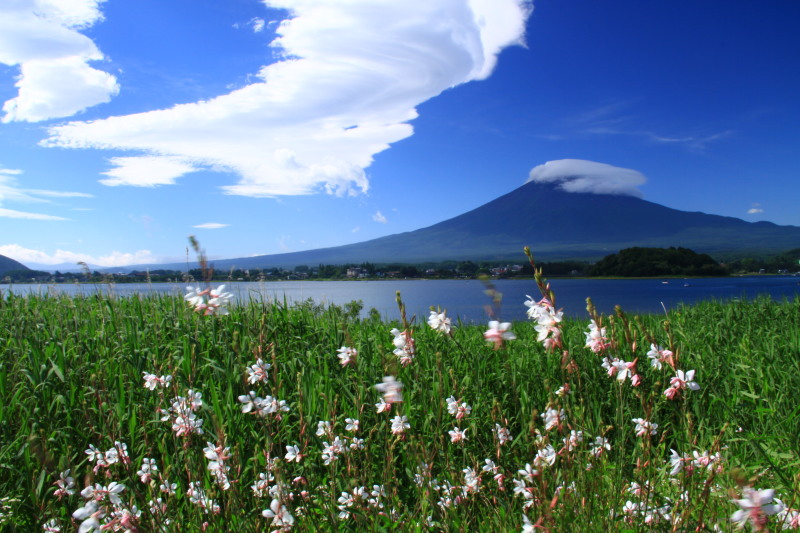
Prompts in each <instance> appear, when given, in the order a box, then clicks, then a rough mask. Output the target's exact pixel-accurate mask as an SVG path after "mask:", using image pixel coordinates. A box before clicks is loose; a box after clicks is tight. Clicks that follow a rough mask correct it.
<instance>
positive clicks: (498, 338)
mask: <svg viewBox="0 0 800 533" xmlns="http://www.w3.org/2000/svg"><path fill="white" fill-rule="evenodd" d="M483 338H484V339H486V340H487V341H488V342H491V343H493V344H494V347H495V349H498V348H500V347H501V346H503V342H504V341H513V340H514V339H516V338H517V336H516V335H514V333H512V332H511V322H503V323H500V322H498V321H497V320H492V321H490V322H489V329H488V330H486V332H484V334H483Z"/></svg>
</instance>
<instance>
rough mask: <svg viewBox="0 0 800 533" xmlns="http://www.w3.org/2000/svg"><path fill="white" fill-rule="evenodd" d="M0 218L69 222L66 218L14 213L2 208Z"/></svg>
mask: <svg viewBox="0 0 800 533" xmlns="http://www.w3.org/2000/svg"><path fill="white" fill-rule="evenodd" d="M0 217H4V218H24V219H27V220H69V219H68V218H64V217H57V216H54V215H43V214H41V213H28V212H25V211H14V210H13V209H3V208H2V207H0Z"/></svg>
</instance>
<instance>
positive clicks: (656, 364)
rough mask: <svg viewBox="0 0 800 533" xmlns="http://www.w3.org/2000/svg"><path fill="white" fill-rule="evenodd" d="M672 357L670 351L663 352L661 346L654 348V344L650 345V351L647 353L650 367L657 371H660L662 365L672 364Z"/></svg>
mask: <svg viewBox="0 0 800 533" xmlns="http://www.w3.org/2000/svg"><path fill="white" fill-rule="evenodd" d="M672 356H673V353H672V352H671V351H669V350H665V349H664V348H662V347H661V346H656V345H655V344H651V345H650V351H649V352H647V357H649V358H650V365H651V366H652V367H653V368H657V369H659V370H661V364H662V363H671V362H672Z"/></svg>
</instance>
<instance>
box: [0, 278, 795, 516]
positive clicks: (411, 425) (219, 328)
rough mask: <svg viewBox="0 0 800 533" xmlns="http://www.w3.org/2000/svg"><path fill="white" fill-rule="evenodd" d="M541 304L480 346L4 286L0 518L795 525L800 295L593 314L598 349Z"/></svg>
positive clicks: (310, 318)
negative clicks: (636, 313) (22, 292)
mask: <svg viewBox="0 0 800 533" xmlns="http://www.w3.org/2000/svg"><path fill="white" fill-rule="evenodd" d="M532 289H535V285H534V287H533V288H532ZM556 296H557V295H556ZM440 305H441V306H442V307H443V308H444V307H446V306H447V302H440ZM506 305H509V303H508V302H506ZM520 305H521V303H520ZM533 308H538V309H539V311H540V312H541V313H545V315H547V316H546V317H545V318H541V317H542V315H539V316H538V318H536V320H531V321H530V322H525V323H514V324H513V325H511V331H512V332H513V334H514V335H515V337H516V338H515V339H513V340H511V339H505V340H504V339H502V337H501V336H500V335H501V333H500V332H499V331H498V332H496V333H497V336H496V337H494V340H495V341H496V342H487V338H485V335H484V334H485V332H486V330H487V328H486V327H485V326H466V325H459V324H453V327H452V330H451V331H450V333H445V332H443V331H441V330H444V329H445V328H444V326H443V325H442V326H441V330H437V329H434V328H432V327H431V326H430V325H428V324H427V323H426V320H427V319H428V317H417V319H416V320H414V321H412V320H411V317H409V321H406V323H405V324H404V323H403V321H401V319H400V313H398V321H397V322H396V323H386V322H383V321H381V320H379V319H376V318H371V319H370V318H367V319H360V318H359V317H358V315H357V306H351V307H350V308H349V310H348V309H342V308H338V307H332V308H321V307H317V306H314V305H313V304H311V303H306V304H304V305H301V306H297V307H286V306H285V305H283V304H281V303H275V302H261V303H259V302H250V303H248V304H245V305H240V306H233V307H231V308H230V309H229V311H230V313H229V314H227V315H225V316H221V315H217V314H215V315H210V316H204V315H203V314H201V313H196V312H194V311H193V310H192V308H191V307H190V306H188V305H187V303H186V302H185V301H183V300H182V299H180V298H174V297H133V298H125V299H118V298H114V297H111V296H103V295H96V296H91V297H81V298H64V297H45V296H29V297H17V296H13V295H4V297H3V298H0V354H1V355H0V497H3V499H2V501H0V508H1V510H0V513H1V514H2V517H0V524H2V530H3V531H25V532H29V531H42V530H44V531H76V530H78V529H79V528H81V529H80V530H81V531H90V530H92V529H93V528H100V527H101V525H102V527H104V528H105V530H110V531H126V530H127V531H142V532H145V531H186V532H192V531H204V530H205V531H237V532H239V531H241V532H249V531H253V532H256V531H276V530H293V531H537V530H541V531H651V530H652V531H729V530H733V529H735V528H736V527H737V525H741V526H744V527H746V528H747V529H750V528H753V529H755V530H763V531H766V530H770V531H775V530H780V529H782V528H785V529H789V528H791V527H794V528H797V527H800V526H799V525H798V523H800V518H799V517H798V511H796V510H795V509H798V508H800V501H798V496H800V491H799V490H798V488H799V487H800V479H798V473H800V469H799V468H798V466H799V465H800V439H799V438H798V435H799V433H800V402H798V394H799V393H800V300H794V301H792V302H782V303H776V302H772V301H769V300H766V299H758V300H754V301H736V302H728V303H713V302H712V303H704V304H700V305H696V306H693V307H686V308H682V309H679V310H676V311H673V312H670V313H669V315H662V316H641V317H629V316H626V315H625V314H624V313H618V315H617V316H613V317H603V318H602V319H601V318H600V317H595V320H596V322H595V324H596V326H597V327H596V329H595V333H594V336H593V337H591V338H589V339H588V340H589V341H593V342H587V333H588V332H589V331H590V330H589V324H590V319H589V315H588V314H587V315H586V316H587V318H586V319H585V320H578V321H575V320H566V319H564V320H563V321H558V317H557V315H556V314H555V310H554V309H549V310H548V309H547V306H545V305H539V306H538V307H537V306H536V305H532V307H531V308H530V309H533ZM543 324H544V326H542V325H543ZM434 325H438V324H436V323H434ZM537 325H538V326H540V327H539V330H537V329H536V326H537ZM393 328H397V330H398V331H397V332H396V333H395V334H392V333H391V332H390V331H391V330H392V329H393ZM602 328H605V331H603V329H602ZM540 333H541V334H540ZM509 336H510V335H509ZM412 338H413V343H412V341H411V339H412ZM491 340H492V339H489V341H491ZM543 344H548V345H549V346H550V349H547V348H545V346H544V345H543ZM587 344H590V346H589V347H587ZM651 345H653V346H651ZM412 347H413V349H412ZM344 348H350V349H351V350H345V349H344ZM591 348H594V350H593V349H591ZM352 350H355V351H356V352H357V354H356V355H352ZM648 352H649V353H650V355H649V356H648ZM669 352H671V355H670V353H669ZM604 358H605V360H606V367H603V366H602V365H603V362H604ZM347 360H349V361H350V362H349V364H347V365H343V364H342V362H344V361H347ZM654 361H659V362H660V363H661V368H660V369H659V368H657V367H656V366H653V362H654ZM678 370H680V371H682V372H681V373H678V372H677V371H678ZM691 370H693V371H695V372H694V375H693V377H692V374H690V373H689V371H691ZM389 377H391V378H395V379H396V381H397V382H399V383H401V384H402V390H401V391H395V389H393V386H392V385H393V383H394V382H393V381H392V380H391V379H390V378H389ZM385 383H388V384H386V385H385V386H384V385H382V386H381V387H380V389H381V390H379V389H377V388H376V387H375V385H377V384H385ZM147 384H149V385H150V387H146V386H145V385H147ZM698 387H699V388H698ZM251 391H252V392H251ZM665 393H666V394H665ZM400 396H402V401H396V400H399V399H400V398H399V397H400ZM384 400H385V401H384ZM282 402H285V403H282ZM376 404H378V405H379V406H380V407H376ZM387 405H388V410H384V411H383V412H378V411H379V409H385V408H386V406H387ZM356 420H357V421H358V422H357V423H356V422H355V421H356ZM656 426H657V427H656ZM762 489H773V490H774V497H775V498H776V499H777V498H779V499H780V501H778V500H776V499H771V498H772V496H773V493H772V492H771V491H761V490H762ZM758 491H761V492H758ZM735 500H740V502H739V503H736V501H735ZM740 504H741V505H740ZM742 506H744V507H742ZM740 509H743V510H744V512H737V511H740Z"/></svg>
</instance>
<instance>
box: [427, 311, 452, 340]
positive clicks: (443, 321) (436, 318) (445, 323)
mask: <svg viewBox="0 0 800 533" xmlns="http://www.w3.org/2000/svg"><path fill="white" fill-rule="evenodd" d="M428 325H429V326H430V327H431V329H432V330H434V331H438V332H439V333H444V334H445V335H449V334H450V327H451V326H450V318H449V317H447V316H446V314H445V312H441V313H439V312H437V311H434V310H433V309H431V315H430V317H428Z"/></svg>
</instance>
